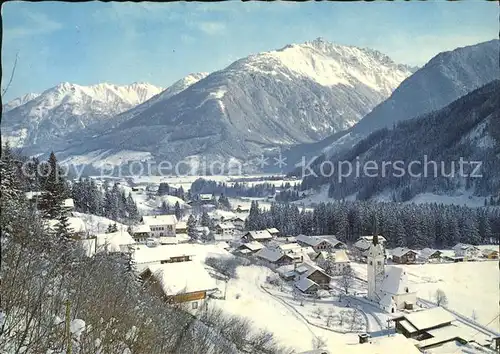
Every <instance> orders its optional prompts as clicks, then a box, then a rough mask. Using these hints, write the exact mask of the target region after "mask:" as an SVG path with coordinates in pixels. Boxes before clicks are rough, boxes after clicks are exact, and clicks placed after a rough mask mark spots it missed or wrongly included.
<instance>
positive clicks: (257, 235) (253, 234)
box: [247, 230, 273, 240]
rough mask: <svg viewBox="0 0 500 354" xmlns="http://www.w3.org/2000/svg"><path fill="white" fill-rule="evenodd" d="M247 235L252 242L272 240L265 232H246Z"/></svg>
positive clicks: (267, 232)
mask: <svg viewBox="0 0 500 354" xmlns="http://www.w3.org/2000/svg"><path fill="white" fill-rule="evenodd" d="M247 235H250V236H251V237H252V238H253V239H254V240H270V239H272V238H273V236H272V235H271V234H270V233H269V231H267V230H255V231H248V232H247Z"/></svg>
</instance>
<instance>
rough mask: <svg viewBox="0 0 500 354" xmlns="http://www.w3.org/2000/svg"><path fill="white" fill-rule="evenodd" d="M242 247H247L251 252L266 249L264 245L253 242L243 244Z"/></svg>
mask: <svg viewBox="0 0 500 354" xmlns="http://www.w3.org/2000/svg"><path fill="white" fill-rule="evenodd" d="M240 247H246V248H248V249H249V250H251V251H258V250H260V249H262V248H264V245H263V244H262V243H260V242H258V241H252V242H247V243H244V244H242V245H241V246H240Z"/></svg>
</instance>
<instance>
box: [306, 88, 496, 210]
mask: <svg viewBox="0 0 500 354" xmlns="http://www.w3.org/2000/svg"><path fill="white" fill-rule="evenodd" d="M499 154H500V81H499V80H495V81H493V82H492V83H490V84H488V85H485V86H483V87H481V88H480V89H477V90H475V91H473V92H472V93H470V94H468V95H466V96H464V97H462V98H460V99H458V100H456V101H455V102H453V103H451V104H450V105H448V106H446V107H445V108H443V109H441V110H439V111H435V112H432V113H429V114H427V115H424V116H421V117H418V118H415V119H412V120H408V121H404V122H399V123H398V124H396V126H395V127H394V129H392V130H389V129H381V130H378V131H376V132H374V133H372V134H370V135H369V136H368V137H367V138H366V139H364V140H362V141H361V142H359V143H358V144H357V145H355V146H354V148H352V149H350V150H348V151H346V152H344V153H342V154H339V155H336V156H335V158H332V159H330V160H327V161H329V162H328V164H333V166H335V167H336V166H339V165H338V164H339V163H340V162H342V161H349V162H351V163H352V164H353V165H352V166H355V164H356V162H357V161H358V160H359V163H360V166H361V173H360V175H359V176H358V178H356V177H357V176H356V173H352V174H351V175H350V176H348V177H346V178H340V177H339V175H340V174H339V171H338V170H337V171H335V173H334V174H333V175H332V176H331V177H321V176H318V177H315V176H309V177H306V178H305V179H304V183H303V188H305V189H308V188H312V187H317V186H319V185H323V184H327V183H329V184H330V190H329V196H330V197H334V198H344V197H347V196H350V195H355V196H356V197H357V198H358V199H368V198H373V197H376V196H377V195H379V194H385V195H388V196H390V199H392V200H396V201H406V200H409V199H411V198H413V197H414V196H415V195H417V194H419V193H425V192H433V193H438V194H439V193H443V194H452V193H454V192H457V191H459V190H470V191H472V192H473V193H474V194H475V195H479V196H487V195H490V194H491V191H495V190H499V189H500V177H499V176H500V155H499ZM461 158H462V159H463V160H464V161H466V162H468V161H472V162H474V163H471V164H469V165H465V167H464V170H463V171H464V172H463V173H461V172H460V167H459V162H460V159H461ZM367 161H372V162H370V163H371V164H373V163H375V164H376V166H377V169H378V170H376V171H375V172H373V170H369V172H368V173H366V174H365V173H363V167H362V166H363V164H364V163H365V162H367ZM396 161H400V164H398V165H399V166H400V167H403V168H404V176H401V174H403V172H400V171H399V170H398V167H397V166H396V164H395V162H396ZM412 161H417V162H415V163H414V164H413V165H412V166H411V167H410V163H411V162H412ZM429 161H435V162H437V167H434V164H432V163H430V162H429ZM383 162H387V163H390V164H389V165H386V168H385V177H384V176H383V174H382V166H383V165H382V163H383ZM426 162H429V164H427V168H425V166H426ZM475 162H481V166H480V167H481V168H480V170H478V171H473V170H474V169H475V166H476V165H477V163H475ZM442 164H443V166H444V169H443V168H442V167H441V165H442ZM323 166H327V163H326V162H325V163H324V164H323ZM410 168H411V173H412V174H413V176H411V175H410V173H409V171H410ZM315 171H316V173H318V172H319V171H320V170H319V166H317V167H316V170H315ZM326 171H329V170H326ZM426 171H427V172H426ZM434 171H436V172H434ZM441 171H444V172H441ZM345 172H347V169H346V170H345V171H344V172H343V173H345ZM452 172H454V173H453V174H452ZM473 172H474V174H473ZM373 174H376V175H377V176H375V177H370V175H373ZM419 174H421V176H419ZM466 175H469V176H468V177H467V176H466ZM476 175H477V177H476ZM479 175H482V176H481V177H479ZM339 181H341V183H339Z"/></svg>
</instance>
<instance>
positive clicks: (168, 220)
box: [142, 215, 177, 225]
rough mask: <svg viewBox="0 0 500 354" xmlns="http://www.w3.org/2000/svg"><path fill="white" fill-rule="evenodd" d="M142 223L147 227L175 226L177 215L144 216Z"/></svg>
mask: <svg viewBox="0 0 500 354" xmlns="http://www.w3.org/2000/svg"><path fill="white" fill-rule="evenodd" d="M142 221H143V223H144V224H146V225H175V224H176V223H177V218H176V217H175V215H144V216H143V217H142Z"/></svg>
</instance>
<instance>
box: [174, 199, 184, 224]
mask: <svg viewBox="0 0 500 354" xmlns="http://www.w3.org/2000/svg"><path fill="white" fill-rule="evenodd" d="M174 214H175V217H176V218H177V220H180V219H181V218H182V209H181V206H180V204H179V202H178V201H177V202H175V206H174Z"/></svg>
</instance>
